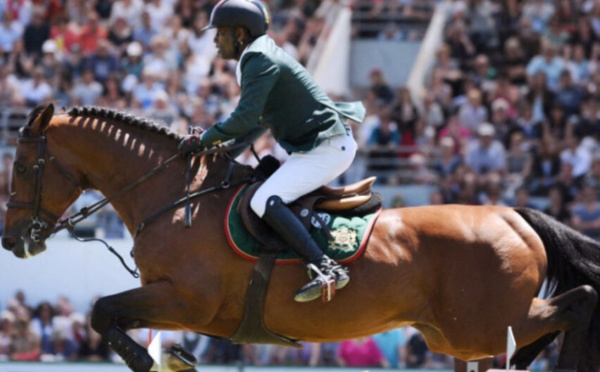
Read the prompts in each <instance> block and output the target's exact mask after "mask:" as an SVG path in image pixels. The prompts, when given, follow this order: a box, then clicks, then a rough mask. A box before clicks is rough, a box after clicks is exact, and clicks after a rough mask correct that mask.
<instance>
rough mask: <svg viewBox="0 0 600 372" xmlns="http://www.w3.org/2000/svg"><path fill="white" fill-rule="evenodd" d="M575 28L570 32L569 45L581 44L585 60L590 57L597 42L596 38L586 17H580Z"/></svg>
mask: <svg viewBox="0 0 600 372" xmlns="http://www.w3.org/2000/svg"><path fill="white" fill-rule="evenodd" d="M575 26H576V27H575V30H573V31H572V32H571V37H570V39H569V44H571V45H577V44H581V45H582V46H583V50H584V52H585V56H586V58H590V57H591V56H592V50H593V48H594V45H595V44H596V42H597V41H598V36H597V35H596V33H595V32H594V31H593V30H592V26H591V23H590V19H589V18H588V17H581V18H580V19H579V21H578V22H577V23H576V25H575Z"/></svg>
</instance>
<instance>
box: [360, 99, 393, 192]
mask: <svg viewBox="0 0 600 372" xmlns="http://www.w3.org/2000/svg"><path fill="white" fill-rule="evenodd" d="M400 138H401V133H400V131H399V130H398V125H397V124H396V123H395V122H393V121H392V118H391V113H390V109H389V108H388V107H383V108H382V109H381V111H380V114H379V122H378V123H377V126H376V127H375V128H373V132H372V133H371V135H370V137H369V140H368V142H367V144H368V145H369V163H368V164H369V165H368V169H369V171H372V172H384V173H385V175H382V176H381V177H380V181H381V182H384V183H385V182H387V181H389V180H392V179H393V177H390V175H391V172H392V171H394V170H395V169H397V164H396V161H395V159H396V158H397V157H398V146H399V144H400Z"/></svg>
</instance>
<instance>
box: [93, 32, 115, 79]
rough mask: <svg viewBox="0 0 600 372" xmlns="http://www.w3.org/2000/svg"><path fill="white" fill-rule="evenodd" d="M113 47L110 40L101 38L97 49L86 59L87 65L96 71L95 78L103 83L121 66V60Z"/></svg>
mask: <svg viewBox="0 0 600 372" xmlns="http://www.w3.org/2000/svg"><path fill="white" fill-rule="evenodd" d="M111 48H112V47H111V45H110V42H109V41H108V40H106V39H100V40H98V41H97V48H96V50H95V51H94V52H92V53H91V54H90V55H89V56H88V57H87V59H86V66H87V67H88V68H90V69H91V70H92V71H93V72H94V79H95V80H96V81H98V82H99V83H101V84H104V82H105V81H106V79H108V76H109V75H110V74H111V73H113V72H115V71H117V69H118V68H119V60H118V58H117V56H116V55H115V53H114V51H113V50H112V49H111Z"/></svg>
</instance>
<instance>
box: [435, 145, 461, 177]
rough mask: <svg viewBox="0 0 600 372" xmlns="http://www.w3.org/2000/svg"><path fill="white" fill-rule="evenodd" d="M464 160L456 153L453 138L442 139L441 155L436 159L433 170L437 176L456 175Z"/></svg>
mask: <svg viewBox="0 0 600 372" xmlns="http://www.w3.org/2000/svg"><path fill="white" fill-rule="evenodd" d="M461 161H462V159H461V157H460V156H459V155H458V153H457V152H456V151H455V143H454V139H452V137H444V138H442V139H440V144H439V153H438V154H437V156H436V157H434V161H433V169H434V170H435V171H436V173H437V174H439V175H441V176H445V175H448V174H452V173H454V171H455V170H456V167H457V166H458V165H459V164H460V163H461Z"/></svg>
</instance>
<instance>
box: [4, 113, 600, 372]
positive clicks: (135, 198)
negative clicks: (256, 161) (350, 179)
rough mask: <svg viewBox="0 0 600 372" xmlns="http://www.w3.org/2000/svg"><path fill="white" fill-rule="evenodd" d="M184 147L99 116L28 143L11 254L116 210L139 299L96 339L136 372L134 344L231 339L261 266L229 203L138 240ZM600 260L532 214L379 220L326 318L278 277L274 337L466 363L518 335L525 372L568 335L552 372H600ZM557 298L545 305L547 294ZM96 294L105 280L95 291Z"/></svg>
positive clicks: (198, 202) (102, 324)
mask: <svg viewBox="0 0 600 372" xmlns="http://www.w3.org/2000/svg"><path fill="white" fill-rule="evenodd" d="M179 139H180V137H179V136H178V135H175V134H173V133H169V132H168V131H167V130H165V129H163V128H161V127H160V126H159V125H157V124H154V123H152V122H149V121H148V120H145V119H141V118H134V117H132V116H130V115H125V114H122V113H117V112H114V111H111V110H106V109H98V108H74V109H71V110H70V111H69V112H60V113H57V114H56V115H55V114H54V107H53V105H51V104H50V105H48V106H46V107H41V108H37V109H35V110H34V111H33V112H32V114H31V115H30V118H29V119H28V120H27V123H25V125H24V127H23V128H22V129H21V131H20V135H19V142H18V146H17V153H16V158H15V164H14V171H13V178H12V185H11V187H12V189H11V195H10V200H9V203H8V207H9V208H8V212H7V215H6V221H5V229H4V236H3V238H2V245H3V247H4V248H6V249H8V250H10V251H12V252H13V254H14V255H15V256H17V257H19V258H28V257H31V256H34V255H36V254H39V253H41V252H42V251H44V250H45V240H46V238H48V237H49V235H51V233H52V231H53V227H54V225H55V224H56V223H57V220H58V216H60V215H62V214H63V213H64V212H65V210H67V208H68V207H69V206H70V205H71V204H72V203H73V202H74V201H75V200H76V199H77V198H78V197H79V195H80V194H81V193H82V192H83V191H84V190H88V189H96V190H100V191H101V192H102V193H103V194H104V195H108V196H114V198H113V199H112V200H111V202H112V204H113V206H114V208H115V209H116V211H117V212H118V213H119V215H120V217H121V218H122V219H123V221H124V223H125V225H126V226H127V228H128V230H129V232H130V233H131V234H132V235H134V249H133V253H134V257H135V262H136V264H137V266H138V267H139V270H140V273H141V287H139V288H136V289H132V290H129V291H126V292H123V293H119V294H115V295H111V296H107V297H103V298H101V299H99V300H98V301H97V302H96V303H95V306H94V309H93V314H92V325H93V327H94V329H95V330H96V331H98V332H99V333H100V334H101V335H102V337H103V339H104V340H105V341H106V342H107V343H108V344H110V346H111V347H112V348H113V349H114V350H115V351H116V352H117V353H118V354H119V355H120V356H121V357H122V358H123V359H124V360H125V361H126V363H127V365H128V366H129V367H130V368H131V369H132V370H133V371H135V372H146V371H148V370H149V369H150V368H151V365H152V359H151V358H150V357H149V355H148V353H147V352H146V349H144V348H143V347H141V346H140V345H138V344H137V343H135V342H134V341H133V340H132V339H131V338H130V337H129V336H127V335H126V333H125V331H127V330H129V329H132V328H141V327H145V328H154V329H171V330H189V331H194V332H198V333H204V334H208V335H212V336H216V337H223V338H228V337H230V336H231V335H232V333H234V331H235V330H236V328H237V327H238V325H239V323H240V320H241V318H242V315H243V309H244V293H245V289H246V285H247V283H248V281H249V278H250V275H251V272H252V269H253V265H254V263H253V262H251V261H248V260H245V259H243V258H241V257H239V256H238V255H236V254H235V253H234V252H233V251H232V250H231V249H229V248H228V243H227V240H226V237H225V234H224V226H223V218H224V215H225V210H226V208H225V206H226V205H227V203H228V201H229V200H230V198H231V197H232V195H233V193H234V191H235V190H234V188H229V189H222V190H219V191H215V192H211V193H206V194H205V195H203V196H202V197H200V198H197V199H195V200H194V201H193V204H192V219H193V225H192V227H191V228H185V227H184V209H185V208H184V207H180V208H179V207H178V208H175V209H173V210H170V211H168V212H166V213H164V214H162V215H160V216H159V217H157V218H155V219H154V220H153V221H152V222H151V223H148V224H147V225H146V226H145V227H144V229H143V230H141V231H140V232H138V233H137V234H136V233H135V232H136V230H139V229H138V226H139V225H140V223H141V222H142V221H145V220H146V219H147V218H148V216H151V215H152V214H153V213H155V212H156V211H157V210H160V209H161V208H163V207H164V205H165V204H167V203H169V202H172V201H173V200H178V199H181V198H182V197H184V196H185V193H186V184H187V183H186V169H187V168H186V161H185V160H184V159H182V158H178V159H175V161H172V162H170V163H169V164H168V165H167V166H164V167H163V169H162V170H161V171H160V172H157V173H156V174H154V175H153V176H152V177H149V178H147V179H145V180H144V182H139V183H137V184H135V187H130V188H128V189H127V192H122V191H123V190H124V188H126V187H127V185H131V184H132V183H134V182H135V180H137V179H139V178H140V177H141V176H142V175H144V174H148V173H149V172H151V170H152V169H154V168H156V167H157V166H160V164H164V162H166V160H167V159H169V158H172V157H173V156H175V155H176V154H177V145H178V141H179ZM198 163H199V164H200V165H199V167H198V168H197V172H195V173H194V178H193V182H192V185H191V188H192V191H197V190H202V189H208V188H211V187H214V186H215V185H219V184H220V183H221V182H222V181H223V179H224V178H225V177H226V173H228V172H232V179H239V178H241V177H244V176H245V175H247V174H248V173H249V172H251V169H250V167H247V166H243V165H240V164H237V163H235V162H233V164H234V165H233V166H232V167H231V166H230V164H232V160H231V159H230V158H229V157H227V156H224V155H205V156H202V157H200V158H199V159H198ZM599 265H600V244H598V243H597V242H595V241H593V240H591V239H589V238H587V237H585V236H583V235H581V234H579V233H578V232H576V231H574V230H572V229H570V228H568V227H566V226H564V225H562V224H560V223H558V222H556V221H555V220H554V219H552V218H550V217H547V216H545V215H544V214H542V213H541V212H537V211H534V210H530V209H513V208H507V207H484V206H462V205H447V206H425V207H411V208H399V209H386V210H383V211H382V212H381V213H380V216H379V218H378V220H377V222H376V223H375V225H374V228H373V231H372V234H371V236H370V238H369V242H368V246H367V248H366V250H365V252H364V254H363V256H362V257H361V258H359V259H358V260H356V261H354V262H352V263H350V264H349V269H350V272H351V276H352V281H351V282H350V284H349V285H348V287H347V289H344V291H341V292H340V293H339V294H337V296H336V297H335V298H334V300H333V301H331V302H330V303H326V304H324V303H321V302H318V301H314V302H309V303H296V302H294V300H293V297H294V296H293V293H294V289H295V288H298V287H300V286H301V285H302V284H303V283H304V281H305V280H306V273H305V270H304V267H303V266H302V265H276V266H275V268H274V269H273V272H272V278H271V282H270V284H269V287H268V292H267V294H266V300H265V305H264V322H265V326H266V328H268V329H270V330H271V331H273V332H275V333H277V334H280V335H283V336H285V337H288V338H290V339H293V340H304V341H309V342H333V341H340V340H344V339H351V338H357V337H362V336H366V335H371V334H374V333H379V332H384V331H387V330H390V329H393V328H397V327H402V326H408V325H411V326H413V327H415V328H417V329H418V330H419V331H421V332H422V333H423V335H424V337H425V339H426V342H427V345H428V346H429V348H430V349H431V350H433V351H435V352H439V353H444V354H448V355H451V356H454V357H457V358H459V359H463V360H473V359H479V358H484V357H488V356H492V355H497V354H500V353H502V352H504V348H505V345H506V330H507V327H508V326H512V329H513V332H514V335H515V338H516V342H517V345H518V351H517V353H516V354H515V356H514V357H513V358H512V359H511V364H512V365H513V366H515V367H517V368H524V367H526V366H527V365H529V364H530V363H531V362H532V361H533V359H534V358H535V357H536V355H537V354H538V353H539V352H540V351H541V350H542V349H543V348H544V347H545V346H546V345H548V344H549V343H550V342H552V341H553V340H554V339H555V338H556V337H557V335H559V334H560V333H561V332H562V333H563V337H562V347H561V350H560V358H559V361H558V365H557V367H556V368H557V370H568V371H575V370H578V371H586V372H587V371H598V370H599V367H600V341H599V337H598V336H599V335H600V314H599V311H598V309H597V308H596V302H597V292H598V290H599V289H600V266H599ZM545 279H547V280H548V283H549V287H550V289H551V292H550V294H549V295H548V296H546V297H538V296H539V292H540V289H541V288H542V285H543V282H544V280H545ZM99 280H100V279H99Z"/></svg>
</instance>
